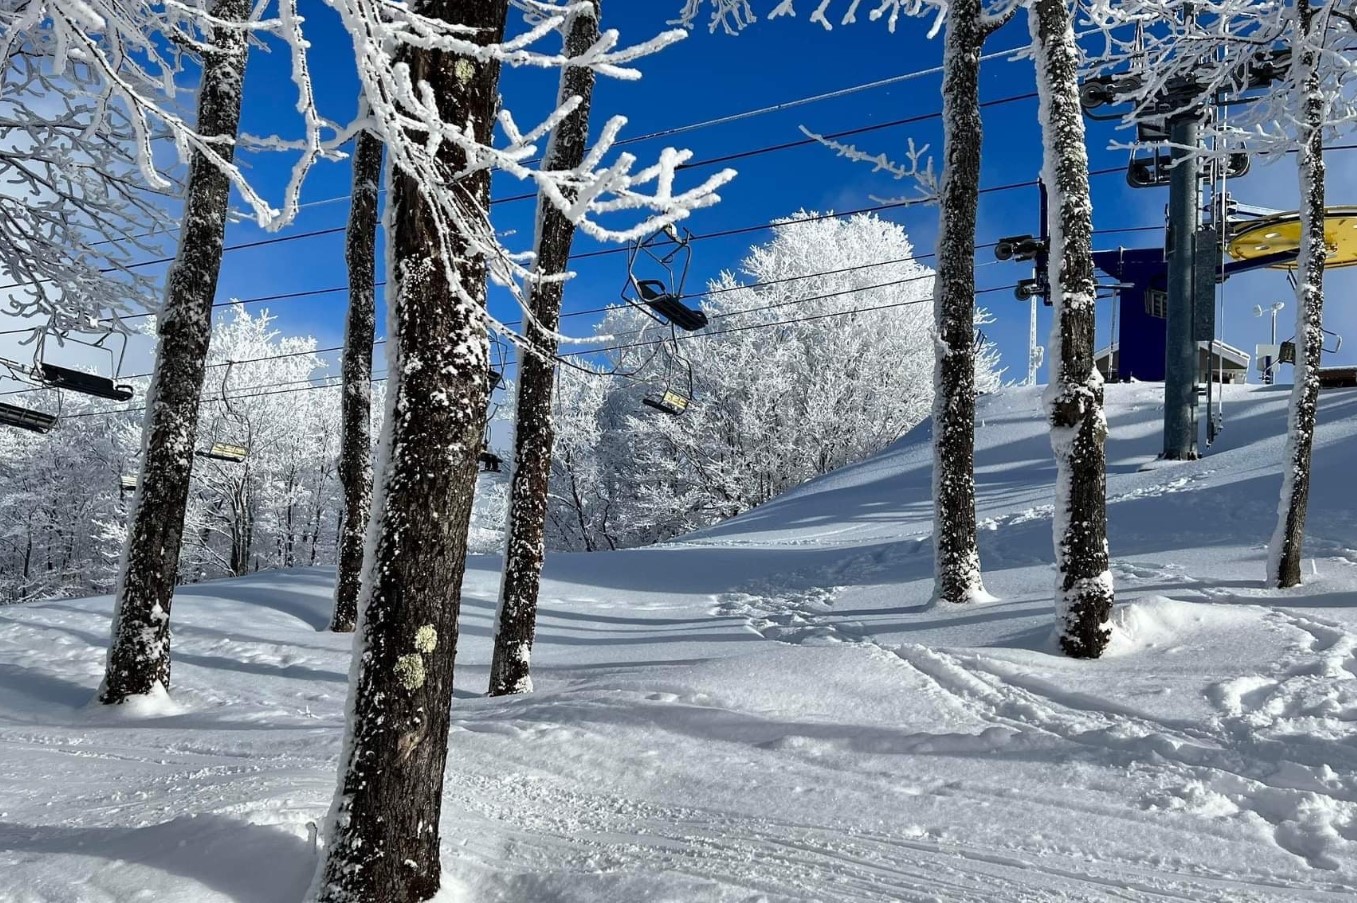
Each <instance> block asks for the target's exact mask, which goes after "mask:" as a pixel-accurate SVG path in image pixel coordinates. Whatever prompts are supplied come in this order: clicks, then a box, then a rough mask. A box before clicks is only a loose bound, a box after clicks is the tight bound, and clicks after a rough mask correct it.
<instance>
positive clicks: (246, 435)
mask: <svg viewBox="0 0 1357 903" xmlns="http://www.w3.org/2000/svg"><path fill="white" fill-rule="evenodd" d="M274 323H275V320H274V319H273V318H272V317H271V316H269V314H268V312H267V311H261V312H259V313H258V314H255V315H253V316H252V315H250V314H249V313H248V312H247V311H246V310H245V309H244V308H243V307H237V308H234V309H233V310H232V311H231V313H230V316H229V319H225V320H223V321H222V322H219V323H218V324H217V325H216V326H215V327H214V328H213V331H212V342H211V349H210V353H209V356H208V367H207V370H206V373H205V379H204V384H203V392H202V395H203V401H202V404H201V406H200V409H199V418H198V419H199V428H198V436H197V440H196V447H197V448H198V449H209V448H211V446H212V444H213V443H214V442H227V443H232V444H239V445H241V446H244V447H245V448H247V449H248V453H247V454H246V457H245V460H243V461H219V460H212V459H209V458H202V457H200V458H199V460H198V462H197V463H196V464H195V466H194V469H193V479H192V482H191V490H190V493H189V504H188V512H187V516H186V529H185V538H184V547H183V553H182V554H183V556H184V560H183V561H181V566H180V579H181V580H200V579H204V578H205V577H209V576H217V575H222V574H225V575H230V576H241V575H243V574H245V573H248V572H250V571H255V570H259V569H260V568H261V567H294V566H296V565H298V564H304V563H307V559H308V558H309V557H312V556H311V553H316V554H315V557H319V549H318V546H319V544H320V541H319V534H320V533H321V531H322V530H326V529H327V527H328V526H329V525H330V523H331V522H332V521H333V520H334V519H335V518H336V517H337V513H338V512H337V511H336V504H335V503H336V500H335V498H334V491H333V490H334V485H333V484H334V481H335V477H336V460H337V458H338V444H339V443H338V433H339V395H340V390H339V389H338V388H337V387H333V386H330V385H326V384H324V383H322V384H320V385H319V386H318V385H316V384H314V383H312V380H314V379H316V378H317V377H320V376H323V375H324V372H325V367H326V364H325V362H324V361H323V360H322V359H321V358H320V356H319V355H317V354H316V353H315V349H316V340H315V339H314V338H312V337H310V336H305V337H301V336H283V335H281V334H280V333H279V331H278V330H277V329H276V328H275V326H274ZM325 560H326V562H327V563H328V561H329V554H328V552H327V554H326V556H325Z"/></svg>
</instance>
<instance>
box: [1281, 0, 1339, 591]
mask: <svg viewBox="0 0 1357 903" xmlns="http://www.w3.org/2000/svg"><path fill="white" fill-rule="evenodd" d="M1316 12H1317V10H1316V8H1315V7H1314V6H1313V5H1312V4H1311V3H1310V0H1297V2H1296V27H1297V32H1298V34H1297V36H1296V37H1297V40H1296V41H1295V45H1296V46H1297V47H1298V48H1299V53H1297V54H1296V62H1295V64H1294V65H1295V66H1296V67H1297V69H1298V71H1299V78H1298V79H1297V81H1298V83H1299V84H1300V89H1301V90H1300V98H1299V100H1300V106H1301V108H1300V110H1299V111H1298V112H1299V115H1298V116H1297V117H1296V119H1297V122H1298V123H1299V127H1300V135H1299V136H1298V137H1299V138H1300V141H1299V144H1300V159H1299V161H1298V163H1299V171H1300V196H1301V203H1300V234H1301V245H1300V254H1299V256H1298V258H1297V270H1296V365H1295V382H1294V384H1293V385H1292V387H1291V407H1290V411H1289V414H1288V416H1287V431H1286V451H1285V453H1284V454H1283V456H1282V466H1283V467H1284V468H1285V469H1284V470H1283V472H1282V494H1281V501H1280V503H1279V504H1278V506H1277V527H1276V529H1275V530H1274V532H1273V535H1272V542H1271V543H1270V544H1269V546H1268V562H1267V579H1268V583H1270V584H1271V585H1272V586H1274V587H1277V588H1278V589H1285V588H1286V587H1289V586H1299V585H1300V583H1301V574H1300V565H1301V552H1302V549H1303V546H1304V542H1305V515H1306V509H1307V507H1308V505H1309V500H1310V458H1311V453H1312V451H1313V449H1314V443H1315V426H1316V423H1317V420H1318V414H1319V367H1320V364H1321V363H1322V355H1323V350H1324V329H1323V327H1324V259H1325V257H1326V255H1327V246H1326V242H1325V239H1324V194H1325V174H1324V112H1325V102H1324V89H1323V85H1322V82H1321V78H1320V71H1319V63H1320V61H1319V54H1318V52H1317V47H1316V44H1317V43H1318V41H1317V40H1316V37H1315V35H1314V31H1315V16H1316Z"/></svg>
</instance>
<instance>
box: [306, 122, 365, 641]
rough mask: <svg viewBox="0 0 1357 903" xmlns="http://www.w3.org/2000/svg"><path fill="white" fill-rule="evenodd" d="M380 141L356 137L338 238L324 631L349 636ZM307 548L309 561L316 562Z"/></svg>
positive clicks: (356, 577)
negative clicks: (340, 506)
mask: <svg viewBox="0 0 1357 903" xmlns="http://www.w3.org/2000/svg"><path fill="white" fill-rule="evenodd" d="M381 180H382V142H381V139H379V138H378V137H377V136H375V135H371V134H369V133H367V132H360V133H359V135H358V138H357V139H356V143H355V146H354V151H353V201H352V204H351V206H350V208H349V227H348V231H347V233H346V235H345V240H344V260H345V262H346V263H347V264H348V268H349V313H348V316H347V318H346V319H345V321H344V363H343V367H342V370H343V383H344V388H343V395H342V397H341V400H340V405H341V413H340V422H341V433H340V440H339V445H340V450H339V481H340V483H341V484H343V487H344V513H343V515H342V521H343V526H342V527H341V532H340V534H339V579H338V580H337V582H336V584H335V611H334V617H333V618H332V619H331V621H330V629H331V630H334V631H337V632H341V633H347V632H349V631H351V630H353V627H354V624H355V623H356V622H357V620H358V586H359V584H360V583H361V582H362V571H363V537H364V536H365V535H366V534H367V526H368V507H369V506H370V505H371V504H372V345H373V342H374V340H375V339H376V337H377V298H376V287H375V286H376V279H377V190H378V186H379V185H380V184H381ZM314 553H315V549H314V548H313V549H312V559H313V560H314V558H315V554H314Z"/></svg>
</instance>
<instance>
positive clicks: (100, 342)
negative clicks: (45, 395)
mask: <svg viewBox="0 0 1357 903" xmlns="http://www.w3.org/2000/svg"><path fill="white" fill-rule="evenodd" d="M49 335H52V336H55V337H56V340H57V344H58V345H64V344H65V343H66V342H74V343H76V344H77V345H84V346H86V347H88V348H97V349H99V350H100V351H107V352H108V355H109V361H110V368H111V370H112V373H113V375H112V376H111V377H108V376H100V375H99V374H97V373H85V372H83V371H81V370H73V369H71V368H70V367H61V366H58V365H57V364H53V363H51V362H50V361H46V360H43V356H44V352H45V351H46V344H47V337H48V336H49ZM111 335H117V336H119V337H120V338H121V339H122V349H121V350H120V351H119V352H118V353H117V354H116V355H115V354H114V352H113V349H112V348H109V347H108V346H106V345H105V344H104V343H105V342H107V341H108V337H109V336H111ZM126 355H127V336H126V335H125V334H122V333H117V332H113V331H106V332H104V333H103V334H102V335H101V336H100V337H99V338H98V339H96V340H95V341H93V342H87V341H85V340H83V339H78V338H75V337H74V336H72V335H70V334H69V333H67V332H52V331H48V332H44V333H43V334H42V335H41V337H40V338H39V339H38V347H37V350H36V354H35V361H36V363H35V364H34V367H33V378H34V379H35V380H37V381H38V382H39V383H41V384H43V385H45V386H49V387H51V388H53V389H69V390H70V391H72V392H79V393H81V394H82V395H93V396H94V397H96V398H106V399H108V400H109V401H130V400H131V398H132V395H133V391H132V387H131V386H129V385H126V384H125V383H119V382H118V381H117V377H118V374H119V373H120V372H121V371H122V362H123V358H124V357H125V356H126Z"/></svg>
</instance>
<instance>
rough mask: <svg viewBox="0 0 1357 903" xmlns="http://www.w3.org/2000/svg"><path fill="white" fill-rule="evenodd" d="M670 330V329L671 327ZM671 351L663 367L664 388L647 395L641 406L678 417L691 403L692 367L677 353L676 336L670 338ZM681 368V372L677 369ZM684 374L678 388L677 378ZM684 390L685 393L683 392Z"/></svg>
mask: <svg viewBox="0 0 1357 903" xmlns="http://www.w3.org/2000/svg"><path fill="white" fill-rule="evenodd" d="M671 328H672V327H671ZM670 342H671V349H670V352H669V363H668V366H666V367H665V374H664V388H663V389H661V390H660V391H658V392H650V393H647V394H646V395H645V396H644V397H643V398H642V399H641V404H643V405H645V406H646V407H649V408H654V409H655V410H657V411H659V412H660V413H661V414H667V415H669V416H670V417H679V416H681V415H682V414H683V413H684V412H685V411H687V410H688V406H689V405H691V404H692V403H693V365H692V364H691V363H689V361H688V359H687V358H685V357H683V355H681V354H680V353H679V351H678V341H677V336H671V337H670ZM680 366H681V368H682V369H681V370H680V369H679V368H680ZM682 373H686V374H687V377H686V383H684V384H682V385H683V388H680V385H681V384H680V382H679V376H680V375H681V374H682ZM685 389H686V391H685Z"/></svg>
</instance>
